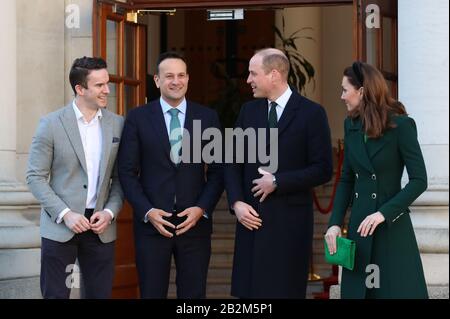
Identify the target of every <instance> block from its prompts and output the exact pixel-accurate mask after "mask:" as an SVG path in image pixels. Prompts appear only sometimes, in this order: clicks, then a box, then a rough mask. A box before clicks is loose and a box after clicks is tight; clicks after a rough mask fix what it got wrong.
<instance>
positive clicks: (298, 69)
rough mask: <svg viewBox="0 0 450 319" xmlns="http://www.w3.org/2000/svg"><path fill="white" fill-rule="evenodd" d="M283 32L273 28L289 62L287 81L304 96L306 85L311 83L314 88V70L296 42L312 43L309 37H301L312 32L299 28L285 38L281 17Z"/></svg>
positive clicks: (305, 28)
mask: <svg viewBox="0 0 450 319" xmlns="http://www.w3.org/2000/svg"><path fill="white" fill-rule="evenodd" d="M282 25H283V32H281V31H280V30H279V29H278V28H277V27H276V26H274V30H275V34H276V36H277V37H278V38H279V39H280V40H281V45H282V47H281V48H280V49H281V50H282V51H283V52H284V54H286V57H287V58H288V60H289V64H290V66H291V68H290V71H289V77H288V81H289V84H290V85H292V86H293V87H295V88H296V89H297V90H298V92H300V93H301V94H303V95H305V93H306V92H305V87H306V84H307V83H309V82H311V81H312V83H313V89H314V88H315V81H314V75H315V70H314V67H313V66H312V64H311V63H310V62H309V61H308V60H307V59H306V58H305V57H304V56H303V55H302V54H301V53H300V51H299V48H298V46H297V44H296V43H295V42H296V40H300V39H305V40H311V41H314V39H313V38H312V37H310V36H306V35H303V33H304V31H307V30H312V28H311V27H304V28H301V29H299V30H297V31H295V32H294V33H292V34H291V35H290V36H285V31H284V30H285V21H284V16H283V24H282Z"/></svg>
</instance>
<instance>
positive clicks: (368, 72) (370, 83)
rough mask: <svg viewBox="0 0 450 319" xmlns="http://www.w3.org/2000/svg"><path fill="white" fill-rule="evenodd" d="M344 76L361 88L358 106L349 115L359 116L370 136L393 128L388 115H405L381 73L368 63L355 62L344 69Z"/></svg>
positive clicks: (378, 135)
mask: <svg viewBox="0 0 450 319" xmlns="http://www.w3.org/2000/svg"><path fill="white" fill-rule="evenodd" d="M344 76H345V77H347V79H348V81H349V83H350V84H351V85H352V86H353V87H354V88H355V89H357V90H358V89H360V88H361V87H362V88H363V98H362V100H361V103H360V105H359V107H357V108H356V109H355V110H353V111H351V112H350V114H349V115H350V117H352V118H357V117H360V118H361V121H362V124H363V127H364V130H365V132H366V134H367V136H369V137H370V138H378V137H380V136H382V135H383V133H384V132H385V131H386V130H388V129H389V128H394V127H395V124H394V123H393V122H392V119H391V118H390V116H392V115H406V114H407V113H406V109H405V106H404V105H403V104H402V103H401V102H399V101H397V100H395V99H394V98H392V97H391V94H390V92H389V87H388V85H387V83H386V80H385V79H384V77H383V74H382V73H381V72H380V71H378V70H377V69H376V68H375V67H373V66H371V65H370V64H367V63H363V62H359V61H357V62H355V63H353V64H352V66H349V67H347V68H346V69H345V70H344Z"/></svg>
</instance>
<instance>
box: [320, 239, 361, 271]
mask: <svg viewBox="0 0 450 319" xmlns="http://www.w3.org/2000/svg"><path fill="white" fill-rule="evenodd" d="M324 243H325V260H326V262H327V263H329V264H333V265H339V266H342V267H345V268H347V269H349V270H353V267H354V266H355V249H356V244H355V242H354V241H353V240H351V239H347V238H344V237H337V238H336V245H337V251H336V253H335V254H333V255H330V252H329V251H328V245H327V242H326V240H324Z"/></svg>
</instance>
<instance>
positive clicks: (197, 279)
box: [118, 53, 223, 298]
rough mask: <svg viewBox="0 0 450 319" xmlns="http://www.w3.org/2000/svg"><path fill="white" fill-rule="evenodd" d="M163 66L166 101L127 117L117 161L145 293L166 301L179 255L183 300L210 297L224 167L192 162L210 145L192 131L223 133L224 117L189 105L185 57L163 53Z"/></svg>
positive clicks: (160, 76)
mask: <svg viewBox="0 0 450 319" xmlns="http://www.w3.org/2000/svg"><path fill="white" fill-rule="evenodd" d="M157 67H158V70H157V74H156V75H155V77H154V80H155V83H156V86H157V87H158V88H159V89H160V91H161V98H160V99H158V100H155V101H153V102H151V103H149V104H146V105H144V106H142V107H137V108H135V109H133V110H132V111H130V112H129V113H128V116H127V119H126V121H125V125H124V131H123V134H122V141H121V145H120V149H119V155H118V167H119V179H120V182H121V185H122V187H123V190H124V194H125V197H126V199H127V200H128V201H129V202H130V203H131V205H132V207H133V211H134V237H135V246H136V266H137V269H138V274H139V286H140V293H141V297H142V298H167V291H168V286H169V276H170V266H171V257H172V255H173V256H174V259H175V265H176V270H177V279H176V283H177V296H178V298H205V296H206V277H207V271H208V265H209V258H210V254H211V232H212V213H213V210H214V207H215V205H216V203H217V201H218V200H219V198H220V196H221V194H222V192H223V167H222V165H221V163H219V162H211V163H209V164H207V163H206V162H205V161H204V159H203V158H202V159H200V160H197V161H195V160H194V159H195V157H196V156H197V157H198V153H197V154H194V152H201V151H202V149H203V148H204V146H205V145H206V144H208V143H209V142H210V140H201V141H199V140H198V136H195V134H193V133H195V132H194V131H195V130H194V129H193V127H194V126H195V125H197V124H198V123H200V124H201V133H203V131H204V130H205V129H208V128H215V129H216V130H219V129H220V124H219V118H218V116H217V113H216V112H215V111H213V110H211V109H208V108H206V107H203V106H201V105H199V104H196V103H194V102H191V101H187V100H186V99H185V94H186V91H187V88H188V82H189V75H188V73H187V66H186V63H185V61H184V59H183V58H182V57H181V56H179V55H177V54H176V53H164V54H162V55H161V56H160V57H159V59H158V63H157ZM194 121H195V122H197V123H195V122H194ZM198 121H199V122H198ZM183 128H184V133H183V131H182V129H183ZM189 137H190V138H189ZM196 139H197V140H196ZM194 145H201V149H200V150H199V149H197V150H195V147H194ZM188 148H190V149H189V150H188ZM186 154H188V156H186ZM189 154H190V155H189Z"/></svg>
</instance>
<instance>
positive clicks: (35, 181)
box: [26, 103, 124, 243]
mask: <svg viewBox="0 0 450 319" xmlns="http://www.w3.org/2000/svg"><path fill="white" fill-rule="evenodd" d="M123 122H124V121H123V118H122V117H121V116H119V115H116V114H114V113H112V112H109V111H108V110H106V109H102V118H101V119H100V125H101V130H102V153H101V160H100V180H99V184H98V185H99V186H98V193H97V204H96V207H95V211H100V210H103V209H105V208H108V209H110V210H111V211H112V212H113V213H114V216H115V218H114V220H113V221H112V224H111V225H109V226H108V227H107V228H106V230H105V231H104V232H103V233H102V234H100V235H99V237H100V240H101V241H102V242H104V243H108V242H111V241H114V240H115V239H116V220H117V215H118V213H119V211H120V210H121V208H122V203H123V193H122V189H121V187H120V184H119V179H118V175H117V166H116V164H115V163H116V155H117V150H118V149H119V141H120V136H121V133H122V127H123ZM26 180H27V184H28V187H29V188H30V190H31V192H32V193H33V195H34V196H35V197H36V199H37V200H38V201H39V202H40V203H41V207H42V209H41V228H40V229H41V236H42V237H44V238H48V239H51V240H54V241H58V242H66V241H69V240H70V239H71V238H72V237H73V236H74V235H75V233H74V232H72V231H71V230H70V229H69V228H68V227H67V226H66V225H65V223H64V222H62V223H60V224H57V223H56V219H57V218H58V215H59V213H60V212H61V211H63V210H64V209H65V208H70V209H71V210H72V211H73V212H76V213H80V214H84V211H85V209H86V197H87V185H88V176H87V169H86V161H85V155H84V150H83V144H82V142H81V137H80V132H79V130H78V124H77V120H76V116H75V112H74V111H73V108H72V103H70V104H68V105H67V106H65V107H63V108H61V109H59V110H58V111H56V112H53V113H50V114H48V115H47V116H45V117H43V118H42V119H41V121H40V123H39V126H38V128H37V130H36V134H35V136H34V137H33V140H32V143H31V148H30V156H29V160H28V170H27V173H26Z"/></svg>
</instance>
